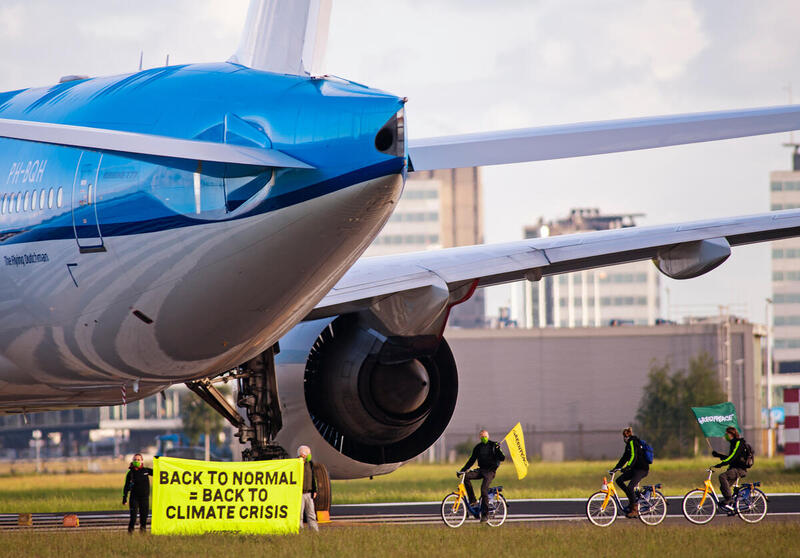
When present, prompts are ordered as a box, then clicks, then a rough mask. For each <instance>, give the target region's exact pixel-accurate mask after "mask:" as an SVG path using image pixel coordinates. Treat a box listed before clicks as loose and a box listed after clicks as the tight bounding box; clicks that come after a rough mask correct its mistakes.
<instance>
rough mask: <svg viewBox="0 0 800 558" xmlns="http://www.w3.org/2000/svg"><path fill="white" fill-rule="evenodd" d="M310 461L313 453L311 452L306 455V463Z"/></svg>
mask: <svg viewBox="0 0 800 558" xmlns="http://www.w3.org/2000/svg"><path fill="white" fill-rule="evenodd" d="M309 461H311V454H310V453H309V454H308V455H306V463H308V462H309Z"/></svg>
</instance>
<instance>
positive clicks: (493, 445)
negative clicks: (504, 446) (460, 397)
mask: <svg viewBox="0 0 800 558" xmlns="http://www.w3.org/2000/svg"><path fill="white" fill-rule="evenodd" d="M479 435H480V438H481V441H480V443H478V445H476V446H475V448H474V449H473V450H472V455H471V456H470V458H469V459H468V460H467V464H466V465H464V466H463V467H462V468H461V470H460V471H459V472H458V473H457V474H458V475H460V474H461V473H463V472H465V471H467V469H469V468H470V467H472V464H473V463H475V461H477V462H478V468H477V469H475V470H474V471H468V472H467V473H466V474H465V475H464V484H465V485H466V488H467V496H468V497H469V503H470V506H474V505H475V504H476V502H475V492H474V491H473V490H472V480H473V479H483V481H482V482H481V523H485V522H486V521H488V518H489V486H490V485H491V484H492V481H493V480H494V476H495V475H496V474H497V468H498V467H499V466H500V462H501V461H505V459H506V456H505V455H504V454H503V452H502V450H501V449H500V444H499V443H498V442H493V441H492V440H490V439H489V432H487V431H486V430H481V431H480V434H479Z"/></svg>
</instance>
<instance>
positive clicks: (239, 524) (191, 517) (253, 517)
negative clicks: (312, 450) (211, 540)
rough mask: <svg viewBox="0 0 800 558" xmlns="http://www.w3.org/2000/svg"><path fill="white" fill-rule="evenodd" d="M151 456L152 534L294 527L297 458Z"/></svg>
mask: <svg viewBox="0 0 800 558" xmlns="http://www.w3.org/2000/svg"><path fill="white" fill-rule="evenodd" d="M153 461H154V463H153V465H154V467H153V485H154V486H153V515H152V520H151V530H152V532H153V533H154V534H157V535H189V534H191V535H193V534H197V533H206V532H209V531H234V532H238V533H297V532H298V531H299V528H300V500H301V498H302V495H303V461H302V460H301V459H299V458H298V459H280V460H274V461H245V462H236V463H220V462H214V461H195V460H193V459H178V458H175V457H159V458H157V459H154V460H153Z"/></svg>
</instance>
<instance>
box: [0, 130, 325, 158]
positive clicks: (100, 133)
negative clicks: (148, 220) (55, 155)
mask: <svg viewBox="0 0 800 558" xmlns="http://www.w3.org/2000/svg"><path fill="white" fill-rule="evenodd" d="M0 137H3V138H11V139H18V140H25V141H33V142H39V143H48V144H53V145H63V146H68V147H79V148H82V149H91V150H94V151H102V152H107V153H122V154H125V153H130V154H136V155H147V156H152V157H168V158H174V159H184V160H192V161H208V162H213V163H228V164H237V165H254V166H264V167H283V168H297V169H310V168H313V167H311V166H310V165H308V164H306V163H304V162H302V161H300V160H298V159H295V158H294V157H291V156H290V155H287V154H286V153H283V152H281V151H278V150H277V149H269V148H266V147H263V148H262V147H250V146H247V145H237V144H231V143H216V142H210V141H198V140H187V139H180V138H173V137H168V136H158V135H153V134H139V133H134V132H122V131H119V130H109V129H104V128H90V127H85V126H71V125H68V124H53V123H48V122H33V121H28V120H11V119H0Z"/></svg>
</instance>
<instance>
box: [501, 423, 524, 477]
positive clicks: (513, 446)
mask: <svg viewBox="0 0 800 558" xmlns="http://www.w3.org/2000/svg"><path fill="white" fill-rule="evenodd" d="M505 441H506V444H507V445H508V451H509V453H511V459H513V460H514V467H516V468H517V478H519V479H524V478H525V475H527V474H528V455H527V454H526V453H525V438H524V437H523V436H522V425H520V423H517V425H516V426H515V427H514V428H512V429H511V432H509V433H508V434H506V437H505Z"/></svg>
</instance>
